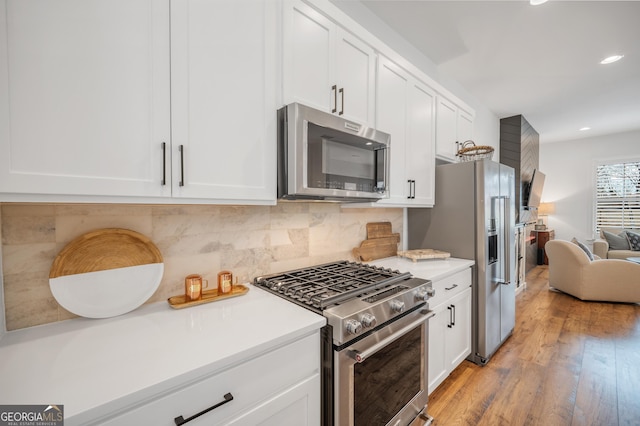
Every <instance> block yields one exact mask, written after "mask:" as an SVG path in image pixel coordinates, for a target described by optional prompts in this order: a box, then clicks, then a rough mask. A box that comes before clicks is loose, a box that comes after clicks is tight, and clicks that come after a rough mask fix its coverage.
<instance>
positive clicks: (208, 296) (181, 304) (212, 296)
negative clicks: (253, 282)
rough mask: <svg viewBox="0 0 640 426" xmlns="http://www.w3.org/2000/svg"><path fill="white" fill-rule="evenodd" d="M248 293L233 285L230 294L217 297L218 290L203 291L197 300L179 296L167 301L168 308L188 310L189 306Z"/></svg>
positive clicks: (244, 289) (243, 287) (239, 286)
mask: <svg viewBox="0 0 640 426" xmlns="http://www.w3.org/2000/svg"><path fill="white" fill-rule="evenodd" d="M248 292H249V288H248V287H247V286H245V285H242V284H234V285H233V289H232V290H231V293H225V294H220V295H218V289H211V290H204V291H203V292H202V298H200V299H198V300H187V296H186V295H184V294H181V295H179V296H173V297H170V298H168V299H167V302H169V306H171V307H172V308H173V309H182V308H188V307H190V306H196V305H202V304H203V303H210V302H215V301H218V300H223V299H229V298H231V297H238V296H243V295H245V294H247V293H248Z"/></svg>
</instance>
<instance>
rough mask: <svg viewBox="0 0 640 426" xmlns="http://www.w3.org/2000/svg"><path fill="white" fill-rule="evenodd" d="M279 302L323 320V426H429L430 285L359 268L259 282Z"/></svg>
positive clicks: (337, 266)
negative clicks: (421, 424) (419, 422)
mask: <svg viewBox="0 0 640 426" xmlns="http://www.w3.org/2000/svg"><path fill="white" fill-rule="evenodd" d="M254 285H257V286H260V287H262V288H264V289H265V290H268V291H270V292H272V293H274V294H276V295H278V296H280V297H283V298H285V299H287V300H289V301H291V302H293V303H297V304H298V305H300V306H303V307H304V308H307V309H310V310H312V311H314V312H317V313H318V314H320V315H323V316H324V317H326V319H327V325H326V326H325V327H324V328H323V330H322V336H323V342H322V352H323V353H322V383H323V389H322V407H323V408H322V412H323V419H322V424H323V425H339V426H346V425H349V426H350V425H354V426H359V425H367V426H370V425H394V426H396V425H408V424H409V423H411V422H412V421H413V420H414V419H415V418H416V417H418V416H420V417H421V418H422V419H424V421H425V422H426V423H425V424H430V422H431V418H430V417H429V416H428V415H427V414H426V413H427V411H426V406H427V399H428V398H427V372H428V371H429V370H428V359H429V357H428V344H427V342H428V333H429V321H428V320H429V318H431V317H432V316H433V314H432V312H431V311H430V310H429V305H428V299H429V298H430V297H431V296H433V288H432V286H431V282H430V281H427V280H423V279H419V278H413V277H412V276H411V274H410V273H408V272H407V273H401V272H399V271H393V270H390V269H383V268H378V267H375V266H371V265H367V264H362V263H354V262H347V261H341V262H332V263H327V264H324V265H319V266H314V267H309V268H303V269H298V270H294V271H289V272H283V273H279V274H273V275H269V276H265V277H257V278H255V279H254Z"/></svg>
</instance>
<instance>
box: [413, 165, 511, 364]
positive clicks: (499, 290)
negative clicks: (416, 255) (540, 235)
mask: <svg viewBox="0 0 640 426" xmlns="http://www.w3.org/2000/svg"><path fill="white" fill-rule="evenodd" d="M514 200H515V172H514V169H513V168H511V167H509V166H505V165H504V164H499V163H496V162H494V161H490V160H478V161H471V162H463V163H454V164H446V165H441V166H437V167H436V190H435V207H433V208H431V209H427V208H425V209H409V210H408V213H407V215H408V246H409V248H410V249H419V248H432V249H438V250H444V251H447V252H449V253H451V256H453V257H460V258H465V259H474V260H475V262H476V263H475V266H474V267H473V284H472V294H473V303H472V320H471V327H472V343H471V347H472V350H471V355H470V356H469V357H468V358H467V359H469V360H470V361H472V362H474V363H476V364H479V365H484V364H486V363H487V362H489V359H490V358H491V356H492V355H493V354H494V353H495V351H496V350H497V349H498V348H499V347H500V345H502V343H503V342H504V341H505V340H506V339H507V338H508V337H509V336H510V335H511V333H512V332H513V328H514V325H515V287H516V284H515V283H516V277H515V265H516V262H515V249H514V242H515V241H514V239H515V233H514V232H515V231H514V228H515V204H514Z"/></svg>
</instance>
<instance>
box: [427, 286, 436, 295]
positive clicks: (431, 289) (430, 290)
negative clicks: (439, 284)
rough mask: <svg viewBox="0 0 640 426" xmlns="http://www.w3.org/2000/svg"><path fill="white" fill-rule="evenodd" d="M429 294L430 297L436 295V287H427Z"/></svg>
mask: <svg viewBox="0 0 640 426" xmlns="http://www.w3.org/2000/svg"><path fill="white" fill-rule="evenodd" d="M427 294H428V295H429V297H434V296H435V295H436V289H435V288H433V287H427Z"/></svg>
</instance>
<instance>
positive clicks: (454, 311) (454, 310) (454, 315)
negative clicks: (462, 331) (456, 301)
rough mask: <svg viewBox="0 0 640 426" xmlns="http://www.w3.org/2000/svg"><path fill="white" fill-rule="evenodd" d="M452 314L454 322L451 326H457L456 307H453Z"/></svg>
mask: <svg viewBox="0 0 640 426" xmlns="http://www.w3.org/2000/svg"><path fill="white" fill-rule="evenodd" d="M451 312H453V321H451V325H456V305H451Z"/></svg>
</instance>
